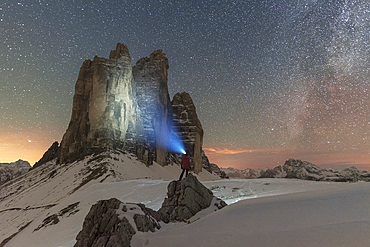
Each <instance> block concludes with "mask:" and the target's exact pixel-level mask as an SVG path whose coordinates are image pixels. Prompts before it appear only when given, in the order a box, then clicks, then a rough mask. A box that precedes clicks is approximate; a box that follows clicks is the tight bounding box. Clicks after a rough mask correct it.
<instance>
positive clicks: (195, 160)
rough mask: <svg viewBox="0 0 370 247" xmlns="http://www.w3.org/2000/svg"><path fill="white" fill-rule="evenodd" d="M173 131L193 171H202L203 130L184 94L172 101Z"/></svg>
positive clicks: (187, 96) (174, 97)
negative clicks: (182, 144)
mask: <svg viewBox="0 0 370 247" xmlns="http://www.w3.org/2000/svg"><path fill="white" fill-rule="evenodd" d="M172 110H173V129H174V131H175V132H176V133H178V135H179V136H180V138H181V140H182V142H183V143H184V146H185V150H186V152H187V153H188V155H189V157H190V159H191V161H192V165H193V166H194V171H195V172H196V173H198V172H201V171H202V146H203V128H202V125H201V123H200V121H199V119H198V116H197V113H196V110H195V105H194V103H193V100H192V99H191V97H190V95H189V94H188V93H186V92H183V93H177V94H175V96H173V100H172Z"/></svg>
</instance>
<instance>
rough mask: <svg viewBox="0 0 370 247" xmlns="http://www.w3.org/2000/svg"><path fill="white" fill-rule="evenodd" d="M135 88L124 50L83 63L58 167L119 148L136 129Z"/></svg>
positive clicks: (127, 54)
mask: <svg viewBox="0 0 370 247" xmlns="http://www.w3.org/2000/svg"><path fill="white" fill-rule="evenodd" d="M136 119H137V115H136V101H135V86H134V82H133V77H132V65H131V57H130V54H129V51H128V49H127V46H125V45H123V44H117V47H116V50H114V51H111V54H110V58H109V59H106V58H102V57H97V56H95V58H94V60H93V61H91V60H86V61H85V62H84V63H83V65H82V67H81V69H80V73H79V75H78V79H77V82H76V86H75V95H74V97H73V108H72V117H71V121H70V123H69V126H68V129H67V131H66V133H65V134H64V136H63V139H62V142H61V145H60V149H61V151H60V157H59V160H60V162H61V163H64V162H70V161H74V160H76V159H79V158H82V157H84V156H86V155H88V154H90V153H93V152H96V151H100V150H102V149H106V148H123V147H124V145H125V140H126V134H127V133H129V132H135V129H136Z"/></svg>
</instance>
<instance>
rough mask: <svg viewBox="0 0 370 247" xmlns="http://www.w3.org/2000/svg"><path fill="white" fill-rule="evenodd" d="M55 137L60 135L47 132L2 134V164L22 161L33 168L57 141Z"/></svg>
mask: <svg viewBox="0 0 370 247" xmlns="http://www.w3.org/2000/svg"><path fill="white" fill-rule="evenodd" d="M48 134H49V135H48ZM54 135H58V134H57V133H55V134H54V133H52V132H50V131H47V130H37V131H28V132H24V131H23V132H19V133H17V132H13V133H6V134H4V133H0V163H10V162H14V161H17V160H19V159H21V160H25V161H28V162H29V163H30V164H31V166H33V165H34V164H35V162H37V161H38V160H39V159H40V158H41V157H42V155H43V154H44V153H45V152H46V151H47V150H48V148H49V147H50V146H51V144H53V142H54V141H56V139H55V138H53V136H54ZM57 141H59V140H57Z"/></svg>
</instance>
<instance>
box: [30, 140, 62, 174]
mask: <svg viewBox="0 0 370 247" xmlns="http://www.w3.org/2000/svg"><path fill="white" fill-rule="evenodd" d="M58 150H59V143H58V142H54V143H53V144H52V145H51V146H50V148H49V149H48V150H47V151H46V152H45V153H44V155H43V156H42V158H41V159H40V160H39V161H37V162H36V163H35V164H34V165H33V168H36V167H39V166H41V165H43V164H45V163H47V162H49V161H51V160H53V159H55V158H58Z"/></svg>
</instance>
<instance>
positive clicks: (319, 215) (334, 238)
mask: <svg viewBox="0 0 370 247" xmlns="http://www.w3.org/2000/svg"><path fill="white" fill-rule="evenodd" d="M369 203H370V183H365V182H359V183H355V184H345V185H344V186H338V187H332V188H322V190H312V191H307V192H304V193H293V194H287V195H280V196H271V197H264V198H257V199H253V200H243V201H240V202H238V203H235V204H232V205H229V206H227V207H226V208H224V209H222V210H220V211H217V212H214V213H212V214H209V215H207V216H205V217H204V218H201V219H199V220H197V221H195V222H193V223H192V224H190V225H189V224H182V225H179V224H177V225H171V226H165V227H166V228H165V229H161V231H159V232H157V233H155V234H144V233H143V234H140V235H134V241H135V243H138V245H136V246H144V245H140V244H142V243H145V246H162V247H166V246H178V247H181V246H184V247H185V246H199V247H200V246H250V247H254V246H256V247H260V246H264V247H269V246H271V247H277V246H300V247H302V246H303V247H305V246H320V247H321V246H369V243H370V234H369V232H370V207H369Z"/></svg>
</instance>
